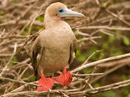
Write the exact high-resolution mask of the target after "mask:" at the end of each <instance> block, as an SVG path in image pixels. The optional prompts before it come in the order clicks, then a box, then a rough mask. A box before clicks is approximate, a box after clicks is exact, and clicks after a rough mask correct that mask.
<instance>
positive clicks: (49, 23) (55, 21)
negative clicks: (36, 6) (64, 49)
mask: <svg viewBox="0 0 130 97" xmlns="http://www.w3.org/2000/svg"><path fill="white" fill-rule="evenodd" d="M61 22H63V21H62V20H61V19H60V18H59V17H56V16H54V17H50V16H49V15H45V17H44V24H45V28H46V29H48V28H52V27H55V26H58V25H59V24H60V23H61Z"/></svg>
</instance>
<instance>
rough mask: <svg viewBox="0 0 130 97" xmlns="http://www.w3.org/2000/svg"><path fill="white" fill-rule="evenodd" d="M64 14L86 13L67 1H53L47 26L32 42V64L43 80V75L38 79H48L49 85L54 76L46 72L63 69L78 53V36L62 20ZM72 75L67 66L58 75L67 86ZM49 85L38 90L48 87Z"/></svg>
mask: <svg viewBox="0 0 130 97" xmlns="http://www.w3.org/2000/svg"><path fill="white" fill-rule="evenodd" d="M62 17H84V15H83V14H81V13H78V12H75V11H71V10H69V9H68V8H67V6H66V5H64V4H62V3H60V2H57V3H53V4H51V5H50V6H49V7H47V9H46V11H45V16H44V24H45V30H43V31H41V32H40V33H39V36H38V37H37V39H36V40H35V41H34V43H33V45H32V65H33V68H34V70H35V74H36V76H37V77H39V76H40V75H41V78H43V79H44V80H42V79H40V80H39V83H44V84H43V85H45V83H46V85H47V87H49V88H51V87H52V86H53V85H52V83H54V82H52V81H53V79H54V78H52V79H51V78H45V76H44V75H43V73H44V74H45V75H50V74H52V73H54V72H56V71H58V70H62V69H63V68H64V67H66V66H67V65H70V64H71V63H72V62H73V59H74V57H75V46H76V38H75V35H74V33H73V31H72V29H71V27H70V25H69V24H68V23H66V22H65V21H63V20H62ZM66 76H67V77H66ZM64 77H65V78H64ZM71 77H72V75H71V74H70V72H67V71H66V69H65V68H64V70H63V73H62V74H61V75H60V76H58V77H56V78H55V79H56V81H57V82H58V81H60V82H59V83H60V84H62V85H64V86H66V85H68V84H69V83H68V80H69V81H70V80H71ZM49 82H50V83H51V84H50V83H49ZM64 83H65V84H64ZM41 88H42V87H41ZM43 88H44V87H43ZM49 88H47V89H38V90H39V91H40V90H48V89H49Z"/></svg>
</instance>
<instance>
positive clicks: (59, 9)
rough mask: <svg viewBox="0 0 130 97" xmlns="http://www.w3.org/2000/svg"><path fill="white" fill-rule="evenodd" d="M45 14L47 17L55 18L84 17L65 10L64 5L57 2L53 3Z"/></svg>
mask: <svg viewBox="0 0 130 97" xmlns="http://www.w3.org/2000/svg"><path fill="white" fill-rule="evenodd" d="M46 12H48V15H49V16H51V17H52V16H53V17H54V16H56V17H59V18H62V17H84V15H83V14H82V13H79V12H75V11H72V10H70V9H68V8H67V6H66V5H64V4H63V3H60V2H57V3H53V4H51V5H50V6H49V7H48V8H47V10H46Z"/></svg>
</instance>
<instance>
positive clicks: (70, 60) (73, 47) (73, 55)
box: [68, 36, 77, 64]
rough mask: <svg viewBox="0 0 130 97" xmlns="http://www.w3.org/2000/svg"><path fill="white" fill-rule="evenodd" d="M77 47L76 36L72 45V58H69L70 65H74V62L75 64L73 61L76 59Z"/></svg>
mask: <svg viewBox="0 0 130 97" xmlns="http://www.w3.org/2000/svg"><path fill="white" fill-rule="evenodd" d="M76 45H77V40H76V38H75V36H74V38H73V42H72V43H71V45H70V57H69V61H68V63H69V64H72V62H73V60H74V58H75V54H76Z"/></svg>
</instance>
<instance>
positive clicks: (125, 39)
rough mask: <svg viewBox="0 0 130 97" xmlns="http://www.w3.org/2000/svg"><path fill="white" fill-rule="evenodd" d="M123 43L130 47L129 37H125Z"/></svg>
mask: <svg viewBox="0 0 130 97" xmlns="http://www.w3.org/2000/svg"><path fill="white" fill-rule="evenodd" d="M123 43H124V44H125V45H126V46H129V45H130V40H129V38H128V37H126V36H124V37H123Z"/></svg>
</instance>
